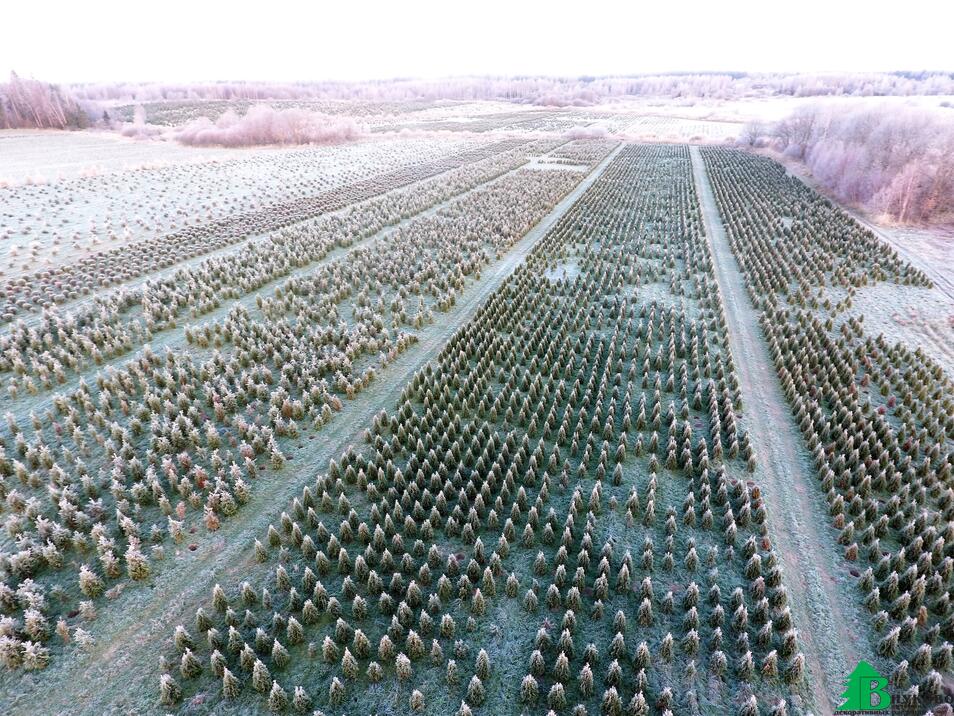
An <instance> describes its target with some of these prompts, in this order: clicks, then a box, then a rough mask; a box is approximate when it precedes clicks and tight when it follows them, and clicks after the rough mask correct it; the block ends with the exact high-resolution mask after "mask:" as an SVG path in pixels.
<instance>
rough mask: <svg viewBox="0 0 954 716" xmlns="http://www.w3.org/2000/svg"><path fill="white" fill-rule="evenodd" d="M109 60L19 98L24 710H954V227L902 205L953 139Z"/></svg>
mask: <svg viewBox="0 0 954 716" xmlns="http://www.w3.org/2000/svg"><path fill="white" fill-rule="evenodd" d="M17 81H19V80H17ZM684 81H685V80H684ZM11 86H13V87H14V89H17V87H18V86H15V85H11ZM21 89H22V88H21ZM77 91H78V90H77ZM85 91H86V93H87V96H86V97H85V98H84V97H83V96H82V95H81V94H80V95H78V96H79V98H80V99H79V100H77V101H80V100H82V101H91V100H92V99H96V97H94V94H95V91H96V90H95V88H88V89H87V90H85ZM541 91H542V90H541ZM548 91H549V90H548ZM9 92H10V97H14V94H13V91H12V90H9ZM102 92H105V90H102ZM0 99H2V97H0ZM98 100H99V101H102V102H104V103H106V101H107V100H109V101H110V102H111V103H106V104H103V105H102V106H104V107H107V109H106V110H105V111H106V113H107V114H108V115H111V116H112V120H111V121H112V122H113V123H114V124H113V126H112V127H111V128H102V127H101V128H99V129H97V130H95V131H94V130H85V131H74V132H63V131H59V130H57V129H51V128H48V127H44V126H43V125H40V128H32V129H30V130H27V129H24V128H23V127H24V126H25V125H23V124H15V123H14V121H13V119H10V118H11V117H14V115H13V114H11V113H9V111H8V114H6V115H2V116H3V117H6V118H7V119H6V121H7V122H8V124H9V125H10V126H14V127H19V129H10V130H4V131H2V132H0V175H5V176H7V177H8V178H7V180H6V181H5V182H4V183H2V184H0V382H2V397H0V401H2V409H0V412H2V413H3V414H4V417H3V420H2V421H0V522H2V528H3V529H2V532H0V663H2V666H0V710H2V712H3V713H6V714H36V713H44V714H90V715H100V714H257V713H269V712H270V713H286V714H296V713H297V714H312V715H314V716H338V715H341V716H344V715H346V714H348V715H352V716H363V715H365V714H381V715H382V716H383V715H384V714H408V715H410V714H417V713H422V714H433V715H435V716H453V715H455V714H456V715H457V716H471V715H473V716H481V715H485V716H521V715H523V714H528V715H529V714H547V715H548V716H549V715H551V714H552V715H553V716H586V715H590V716H596V715H598V714H600V715H603V716H649V715H650V714H660V715H661V716H678V715H681V714H689V715H692V716H710V715H711V716H759V715H761V716H785V715H786V714H788V715H791V716H809V715H813V716H821V715H823V714H824V715H827V714H831V713H833V712H834V711H835V710H836V709H838V708H839V707H840V706H842V705H843V704H847V705H851V706H852V708H856V707H857V708H858V709H859V710H860V709H862V708H867V707H872V708H875V710H876V711H877V710H881V709H884V708H886V707H887V700H888V699H890V703H891V708H893V709H896V710H895V711H892V712H891V713H910V714H916V715H917V716H922V715H923V714H925V713H934V714H950V713H952V711H951V708H950V706H946V704H948V702H950V701H951V700H952V695H954V474H952V473H954V347H952V346H954V340H952V338H954V336H952V330H954V328H952V326H954V323H952V321H954V295H952V292H951V288H950V287H951V274H950V267H949V266H948V267H944V266H940V265H938V262H936V261H933V262H932V260H931V257H930V256H929V255H925V254H919V249H918V247H917V245H916V244H908V245H906V244H905V243H904V240H903V237H902V238H898V236H899V234H898V233H896V232H895V229H892V230H891V231H890V232H889V231H882V229H880V228H879V227H878V226H877V225H873V224H869V223H868V221H867V220H865V219H864V217H869V218H875V219H877V220H879V221H884V222H889V221H890V222H895V221H903V220H904V219H905V216H903V215H901V214H897V213H896V214H893V215H891V216H887V214H890V212H891V211H892V209H891V207H893V206H895V205H897V206H903V210H899V211H901V213H902V214H904V212H909V214H910V212H912V211H913V209H912V207H913V206H915V205H916V206H917V207H918V209H917V211H918V212H919V213H918V216H919V217H920V218H922V219H924V220H925V221H926V217H927V216H928V214H929V213H931V212H934V213H935V214H937V212H938V211H940V209H939V206H940V205H939V204H938V201H939V200H938V199H936V197H935V198H932V197H934V196H935V194H937V193H938V192H941V193H943V191H942V189H941V188H938V187H940V186H941V184H940V183H941V182H944V181H948V179H947V178H945V176H942V175H941V173H935V174H932V175H931V176H933V177H934V181H935V188H934V189H930V188H925V185H924V184H923V183H921V184H918V185H917V189H915V188H913V185H911V186H908V185H902V184H897V185H896V184H895V183H891V182H888V180H887V179H886V180H885V181H886V182H887V183H886V187H887V188H886V189H884V190H883V191H881V193H877V192H872V197H874V198H872V199H871V201H872V202H875V201H882V199H883V201H884V203H883V204H882V205H879V206H880V207H881V208H880V209H878V208H877V207H875V206H874V204H872V203H866V202H867V198H865V197H861V196H860V195H859V196H858V197H857V198H858V200H857V201H851V200H849V199H848V198H846V197H845V196H843V195H841V194H840V193H839V190H838V189H832V190H831V191H830V192H828V193H823V191H824V189H825V187H824V181H825V176H827V175H823V174H822V173H821V171H820V169H819V166H820V165H819V164H818V162H819V161H821V160H820V159H818V157H819V156H820V155H819V154H818V152H819V151H821V150H815V149H811V150H809V149H806V152H807V153H806V155H805V157H806V161H805V163H804V164H797V165H796V164H793V163H792V161H790V160H793V157H794V154H793V152H792V151H788V148H790V147H791V146H793V145H792V143H791V142H795V141H796V140H794V139H790V140H787V141H790V143H789V144H788V145H785V146H784V147H783V146H781V145H778V144H777V142H778V141H781V140H779V139H778V136H781V135H779V134H778V132H783V131H791V128H790V127H789V129H787V130H786V129H784V128H781V129H778V130H777V132H776V138H775V139H767V137H769V135H768V134H764V133H763V134H761V135H759V136H756V135H755V134H753V135H752V136H751V137H750V138H749V139H750V141H746V140H745V138H744V135H745V133H746V132H747V131H748V130H747V129H746V125H745V123H744V122H742V121H739V120H738V119H737V118H735V117H733V118H729V119H726V118H724V117H721V116H720V115H719V114H718V112H702V111H700V110H699V108H698V107H697V108H695V109H691V110H690V109H686V108H684V107H683V108H680V107H679V106H678V105H676V104H670V105H669V106H668V108H660V107H659V106H656V105H653V106H648V105H646V103H645V102H642V101H637V100H635V99H633V100H631V101H619V102H606V103H602V104H581V103H579V102H577V103H572V102H567V103H555V102H553V103H540V102H537V103H523V104H521V103H514V102H505V101H496V100H493V101H492V100H490V99H486V98H467V99H465V98H455V99H443V100H440V101H433V100H430V99H426V98H416V99H409V98H407V97H405V96H403V95H397V94H396V95H395V96H394V97H387V98H381V97H377V98H368V99H361V100H359V99H354V98H352V99H346V98H341V97H334V96H327V95H319V94H315V95H314V96H311V95H304V96H301V97H298V98H297V99H295V100H282V101H280V102H273V103H271V104H270V105H268V106H266V105H265V104H263V103H260V102H258V101H257V100H255V99H254V98H243V99H242V101H235V100H234V99H219V98H215V97H207V98H205V99H202V100H198V99H189V100H183V99H175V100H173V99H153V100H148V101H139V100H137V101H127V102H125V103H124V102H123V101H120V100H118V99H116V98H110V97H107V96H106V95H105V94H104V95H103V96H102V97H99V98H98ZM48 101H49V103H50V104H49V107H48V109H49V111H50V112H54V113H55V112H56V111H60V112H62V113H66V112H68V111H72V110H71V109H70V108H71V107H73V105H71V104H69V102H68V101H67V99H64V98H63V97H59V96H57V98H56V102H54V101H53V100H52V99H49V100H48ZM57 102H61V103H62V106H61V105H60V104H57ZM77 106H81V105H77ZM82 106H85V105H82ZM9 107H15V105H14V104H13V103H12V101H11V104H9ZM9 107H8V109H9ZM57 108H59V109H57ZM786 111H788V110H787V109H786ZM818 111H819V112H820V111H822V110H818ZM912 111H914V110H912ZM51 116H53V115H51ZM65 116H67V115H66V114H64V117H65ZM800 116H802V117H804V116H805V115H804V114H802V115H800ZM316 117H321V118H323V119H322V123H321V124H320V125H319V124H316V123H315V122H316V121H317V120H316V119H315V118H316ZM939 121H940V120H939ZM780 126H781V125H780ZM799 126H801V125H799ZM812 126H813V127H815V126H817V125H812ZM932 126H933V125H932ZM812 131H817V130H816V129H813V130H812ZM289 133H292V134H294V136H295V137H296V138H295V139H294V141H292V140H291V139H289V137H291V136H292V134H289ZM807 136H808V135H806V138H805V139H804V142H805V146H806V147H807V146H808V144H809V143H810V142H809V139H807ZM760 137H761V139H760ZM812 137H814V138H813V139H811V140H810V141H811V142H823V141H824V140H823V139H822V138H818V137H815V136H814V135H812ZM760 141H761V142H762V143H761V144H760ZM773 141H774V142H776V144H775V145H773V146H775V148H776V149H779V150H782V149H785V150H786V151H777V152H775V151H771V147H767V145H766V144H765V142H773ZM799 141H801V140H799ZM813 146H814V145H813ZM763 150H764V151H763ZM781 159H784V160H785V161H784V163H783V162H782V161H780V160H781ZM794 159H795V160H797V159H798V158H797V157H794ZM812 161H815V162H816V163H815V165H813V164H812ZM826 166H828V165H826ZM809 170H811V172H813V178H812V180H809V179H808V178H805V179H802V178H800V177H801V175H802V174H804V173H806V172H808V171H809ZM907 171H908V170H907V169H900V168H899V169H898V172H899V173H898V176H900V177H907V176H908V174H907V173H904V172H907ZM899 181H900V180H899ZM945 186H946V185H945ZM931 192H935V194H932V193H931ZM940 195H941V194H937V196H940ZM878 197H882V198H881V199H879V198H878ZM884 197H889V198H890V201H889V199H888V198H884ZM839 200H841V201H844V205H843V204H842V203H839ZM892 202H894V203H892ZM899 202H900V203H899ZM948 208H950V207H949V205H948ZM920 230H926V229H923V226H922V229H920ZM939 235H940V234H939ZM938 241H940V239H938ZM899 244H900V246H899ZM859 703H860V704H861V706H858V704H859ZM897 709H906V710H897ZM884 712H885V713H888V712H887V711H884Z"/></svg>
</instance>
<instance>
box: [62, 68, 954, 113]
mask: <svg viewBox="0 0 954 716" xmlns="http://www.w3.org/2000/svg"><path fill="white" fill-rule="evenodd" d="M69 89H70V91H71V92H73V93H74V94H75V96H76V97H77V98H78V99H82V100H91V101H106V100H109V101H130V102H150V101H162V100H237V99H246V100H304V99H311V100H335V99H338V100H366V101H409V100H430V101H433V100H439V99H448V100H493V99H497V100H504V101H511V102H514V101H515V102H526V103H532V104H541V105H547V106H587V105H591V104H596V103H598V102H601V101H603V100H606V99H611V98H617V97H627V96H660V97H685V98H700V99H703V98H712V99H735V98H740V97H746V96H752V95H773V94H777V95H785V96H793V97H813V96H832V95H844V96H866V97H877V96H910V95H942V94H954V73H950V72H886V73H817V74H807V73H806V74H794V73H792V74H768V73H765V74H749V73H685V74H683V73H672V74H658V75H631V76H625V75H621V76H607V77H591V76H581V77H533V76H517V77H448V78H441V79H432V80H426V79H413V78H395V79H388V80H371V81H358V82H342V81H327V82H279V83H274V82H244V81H241V82H229V81H222V82H196V83H147V82H144V83H124V82H116V83H91V84H81V85H73V86H71V87H70V88H69Z"/></svg>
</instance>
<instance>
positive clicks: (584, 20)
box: [0, 0, 954, 82]
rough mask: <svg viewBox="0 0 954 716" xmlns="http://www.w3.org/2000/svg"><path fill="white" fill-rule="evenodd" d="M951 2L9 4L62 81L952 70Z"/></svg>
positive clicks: (4, 51)
mask: <svg viewBox="0 0 954 716" xmlns="http://www.w3.org/2000/svg"><path fill="white" fill-rule="evenodd" d="M952 5H954V3H951V2H944V0H930V1H928V0H906V1H905V2H879V1H874V2H871V1H869V2H861V1H855V0H788V1H787V2H777V1H776V2H772V1H771V0H761V1H755V0H753V1H749V0H723V1H722V2H718V1H713V2H698V3H697V2H685V1H681V2H680V1H679V0H660V1H659V2H649V3H647V2H640V1H639V0H622V1H620V2H604V1H603V0H579V1H578V2H574V3H560V2H553V1H551V2H521V1H520V0H505V1H501V0H469V1H467V2H465V3H458V2H454V1H453V0H442V1H440V2H437V1H435V2H431V1H429V0H428V1H424V2H400V1H395V2H360V1H359V2H353V1H349V0H344V2H333V3H329V2H327V0H325V1H322V0H318V1H317V2H316V1H315V0H298V1H296V2H292V1H288V0H258V1H257V2H255V3H246V2H241V1H238V0H236V1H232V2H219V1H218V0H215V1H206V0H188V1H185V0H159V1H158V2H135V1H133V0H123V1H122V2H118V1H116V0H104V1H102V2H96V0H86V1H85V2H82V1H81V2H73V1H72V0H69V1H63V0H61V1H60V2H51V1H49V0H25V1H23V2H20V1H18V0H10V1H9V2H6V3H4V4H3V5H0V27H2V28H3V32H2V33H0V72H2V73H4V74H6V73H7V72H8V71H9V70H10V69H15V70H16V71H17V72H19V73H20V74H22V75H25V76H33V77H36V78H38V79H46V80H50V81H58V82H81V81H109V80H142V81H154V80H156V81H167V82H179V81H188V80H216V79H235V80H240V79H244V80H322V79H375V78H389V77H395V76H416V77H440V76H448V75H464V74H501V75H514V74H545V75H580V74H597V75H603V74H625V73H646V72H667V71H725V70H742V71H753V72H759V71H765V72H770V71H802V72H817V71H877V70H896V69H905V70H920V69H929V70H947V71H954V49H952V45H951V39H950V33H951V27H952V26H954V10H952V9H951V6H952Z"/></svg>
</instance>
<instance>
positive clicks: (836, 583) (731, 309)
mask: <svg viewBox="0 0 954 716" xmlns="http://www.w3.org/2000/svg"><path fill="white" fill-rule="evenodd" d="M691 154H692V162H693V174H694V178H695V182H696V191H697V193H698V196H699V201H700V204H701V207H702V213H703V218H704V221H705V226H706V234H707V236H708V238H709V244H710V248H711V250H712V255H713V262H714V263H715V270H716V280H717V282H718V284H719V290H720V292H721V294H722V299H723V302H724V303H725V308H726V316H727V320H728V327H729V345H730V349H731V352H732V357H733V361H734V363H735V366H736V370H737V372H738V375H739V382H740V387H741V391H742V399H743V405H744V412H743V425H744V426H745V428H746V429H747V430H748V431H749V437H750V439H751V441H752V446H753V447H754V448H755V453H756V458H757V460H758V467H757V468H756V472H755V476H754V479H755V481H756V482H757V483H758V484H759V485H760V486H761V487H762V490H763V494H764V496H765V500H766V503H767V505H768V510H769V526H770V535H771V537H772V540H773V542H774V546H775V549H776V551H777V552H778V553H779V555H780V557H781V559H782V565H783V570H784V579H785V583H786V585H787V586H788V593H789V604H790V606H791V608H792V613H793V616H794V621H795V625H796V627H797V628H799V629H800V630H801V631H800V633H799V636H800V640H801V645H802V651H803V652H804V654H805V657H806V665H807V667H808V679H809V684H810V686H811V689H812V696H813V698H814V702H815V703H814V706H815V708H816V709H817V712H819V713H821V714H826V713H832V711H833V708H834V705H836V704H837V703H838V701H833V699H834V698H835V697H836V696H837V695H838V694H839V693H841V691H842V689H843V682H842V681H841V679H843V678H844V676H845V675H847V673H848V672H849V671H850V670H851V668H853V667H854V665H855V664H856V663H857V661H858V659H859V658H864V657H865V656H866V655H867V654H868V653H870V652H869V645H867V644H865V643H863V642H862V641H861V640H860V639H859V638H858V637H856V634H860V633H862V631H863V630H862V629H858V628H855V627H856V625H861V624H863V621H862V619H861V615H860V614H858V613H857V610H856V606H855V605H856V600H855V599H852V598H850V596H849V595H848V594H847V590H848V589H849V588H850V584H849V583H848V582H847V581H846V580H845V579H844V577H842V578H840V579H839V576H837V575H840V574H841V572H842V571H843V570H844V566H843V565H844V562H843V560H840V559H838V555H839V554H840V547H839V546H838V545H837V543H836V541H835V539H834V533H833V531H832V530H831V529H830V528H829V527H828V526H827V525H828V523H829V518H828V516H827V512H826V510H825V507H824V503H823V500H822V495H821V491H820V488H819V486H818V484H817V480H816V479H815V476H814V474H813V471H812V468H811V462H810V456H809V454H808V451H807V449H806V448H805V445H804V443H803V441H802V437H801V435H800V434H799V431H798V427H797V425H796V424H795V421H794V419H793V417H792V414H791V412H790V410H789V408H788V405H787V403H786V400H785V395H784V393H783V392H782V389H781V385H780V383H779V380H778V376H777V374H776V372H775V367H774V365H773V363H772V360H771V357H770V355H769V351H768V346H767V344H766V343H765V340H764V338H763V336H762V332H761V327H760V326H759V323H758V314H757V313H756V310H755V307H754V306H753V305H752V302H751V301H750V299H749V296H748V294H747V293H746V290H745V282H744V278H743V276H742V273H741V270H740V269H739V264H738V262H737V260H736V258H735V256H734V255H733V254H732V250H731V248H730V245H729V241H728V237H727V236H726V233H725V229H724V227H723V225H722V220H721V218H720V215H719V210H718V207H717V205H716V201H715V197H714V195H713V191H712V187H711V185H710V183H709V178H708V176H707V174H706V170H705V166H704V165H703V161H702V157H701V155H700V153H699V149H698V147H692V148H691ZM836 560H837V562H836Z"/></svg>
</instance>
